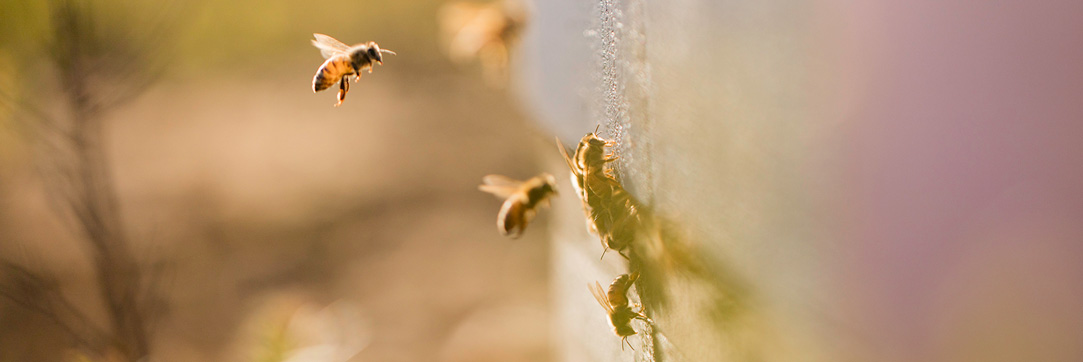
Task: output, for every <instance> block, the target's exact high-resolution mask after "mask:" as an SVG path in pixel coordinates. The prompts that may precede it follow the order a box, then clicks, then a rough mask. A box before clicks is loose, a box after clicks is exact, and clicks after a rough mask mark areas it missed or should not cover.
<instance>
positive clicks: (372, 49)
mask: <svg viewBox="0 0 1083 362" xmlns="http://www.w3.org/2000/svg"><path fill="white" fill-rule="evenodd" d="M312 35H313V36H314V37H316V40H313V41H312V45H315V46H316V47H317V48H320V54H321V55H323V58H324V59H327V60H326V61H324V62H323V65H320V68H319V69H317V70H316V76H314V77H313V78H312V92H319V91H322V90H324V89H327V88H330V87H331V86H332V85H334V84H335V83H338V103H335V107H338V106H339V105H342V100H343V99H346V92H349V91H350V82H349V78H350V76H351V75H352V76H354V81H355V82H356V81H358V80H360V79H361V71H362V70H365V69H368V71H369V73H372V66H373V65H374V64H376V63H379V64H384V57H383V54H384V53H387V54H392V55H395V52H393V51H390V50H387V49H380V46H379V45H377V44H376V42H374V41H370V42H368V43H365V44H357V45H354V46H352V47H351V46H349V45H346V44H345V43H343V42H340V41H338V40H336V39H335V38H332V37H330V36H327V35H323V34H318V33H317V34H312Z"/></svg>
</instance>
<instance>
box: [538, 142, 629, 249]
mask: <svg viewBox="0 0 1083 362" xmlns="http://www.w3.org/2000/svg"><path fill="white" fill-rule="evenodd" d="M595 131H597V130H595ZM614 143H615V142H613V141H610V140H605V139H603V138H601V137H598V136H597V135H595V133H594V132H592V133H588V134H587V135H586V136H584V137H583V139H582V140H580V142H579V145H578V146H577V147H576V149H575V154H574V155H573V156H569V155H568V152H567V150H565V149H564V145H563V144H561V143H560V140H559V139H558V140H557V148H558V149H559V150H560V154H561V156H563V158H564V162H566V163H567V164H568V168H569V170H570V171H571V180H572V185H573V186H574V187H575V191H576V194H577V195H578V196H579V199H580V200H582V201H583V211H584V213H585V214H586V217H587V230H588V231H590V232H591V233H594V234H596V235H598V236H599V237H600V238H601V242H602V247H603V248H604V249H603V251H602V256H603V257H604V256H605V252H606V251H608V250H610V249H613V250H617V251H618V252H619V253H621V256H624V257H625V258H627V257H628V256H627V255H625V254H624V252H623V251H624V249H626V248H627V247H628V246H629V245H631V243H632V240H633V239H634V237H635V228H636V226H637V225H638V221H639V213H638V207H637V203H636V202H635V200H633V199H632V197H631V195H630V194H629V193H628V192H627V191H626V190H625V189H624V187H623V186H622V185H621V183H620V181H617V179H616V178H615V177H614V176H613V175H612V170H611V169H610V168H609V167H607V164H608V163H610V162H613V161H615V160H616V159H617V157H616V156H615V155H613V154H606V149H605V148H606V147H612V146H613V145H614Z"/></svg>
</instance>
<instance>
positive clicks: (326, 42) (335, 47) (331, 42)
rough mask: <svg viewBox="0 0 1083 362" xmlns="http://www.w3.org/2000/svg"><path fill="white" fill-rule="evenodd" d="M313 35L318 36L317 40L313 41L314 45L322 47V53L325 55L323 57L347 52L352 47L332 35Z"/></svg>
mask: <svg viewBox="0 0 1083 362" xmlns="http://www.w3.org/2000/svg"><path fill="white" fill-rule="evenodd" d="M312 36H314V37H316V40H313V41H312V45H314V46H316V47H317V48H320V55H323V59H327V58H330V57H333V56H335V55H338V54H343V53H346V52H347V51H348V50H349V49H350V46H349V45H346V43H343V42H340V41H338V40H337V39H335V38H332V37H330V36H327V35H323V34H320V33H315V34H312Z"/></svg>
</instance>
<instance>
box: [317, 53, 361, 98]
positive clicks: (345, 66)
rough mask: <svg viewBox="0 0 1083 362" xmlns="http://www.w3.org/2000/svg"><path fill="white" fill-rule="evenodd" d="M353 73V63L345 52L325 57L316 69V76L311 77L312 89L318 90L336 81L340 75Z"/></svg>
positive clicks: (339, 78) (340, 77)
mask: <svg viewBox="0 0 1083 362" xmlns="http://www.w3.org/2000/svg"><path fill="white" fill-rule="evenodd" d="M350 74H354V69H353V65H351V64H350V57H349V55H346V54H339V55H336V56H333V57H330V58H328V59H327V61H325V62H323V65H321V66H320V69H318V70H316V76H315V77H313V78H312V91H313V92H319V91H322V90H324V89H327V88H329V87H331V86H332V85H335V83H338V81H339V80H341V79H342V77H344V76H347V75H350Z"/></svg>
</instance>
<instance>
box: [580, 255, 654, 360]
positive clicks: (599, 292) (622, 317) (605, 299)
mask: <svg viewBox="0 0 1083 362" xmlns="http://www.w3.org/2000/svg"><path fill="white" fill-rule="evenodd" d="M638 277H639V273H638V272H636V273H632V274H631V275H629V274H621V275H620V276H618V277H617V278H616V279H614V280H613V283H611V284H609V290H608V291H605V290H603V289H602V285H601V284H600V283H598V282H594V284H587V289H590V293H591V294H593V295H594V299H595V300H597V301H598V304H601V305H602V308H605V311H606V313H607V315H608V317H609V325H610V326H612V327H613V333H615V334H616V335H617V336H618V337H620V341H621V346H620V347H621V350H624V345H625V344H628V347H629V348H631V347H632V344H631V343H628V337H629V336H632V335H634V334H636V331H635V329H634V328H632V320H633V319H639V320H642V321H644V322H647V323H650V324H654V322H653V321H651V319H650V318H647V316H646V315H644V314H643V313H641V312H636V311H635V310H633V309H632V306H631V305H630V303H629V301H628V289H629V288H631V287H632V283H633V282H635V280H636V279H637V278H638Z"/></svg>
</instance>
